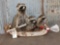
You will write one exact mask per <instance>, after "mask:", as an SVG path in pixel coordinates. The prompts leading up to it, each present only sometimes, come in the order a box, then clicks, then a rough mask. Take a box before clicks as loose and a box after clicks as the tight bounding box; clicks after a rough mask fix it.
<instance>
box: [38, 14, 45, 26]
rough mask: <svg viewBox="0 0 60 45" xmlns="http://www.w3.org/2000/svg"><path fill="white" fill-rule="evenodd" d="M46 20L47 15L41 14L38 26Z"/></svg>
mask: <svg viewBox="0 0 60 45" xmlns="http://www.w3.org/2000/svg"><path fill="white" fill-rule="evenodd" d="M44 20H45V16H44V15H40V16H39V17H38V19H37V26H38V27H39V26H40V25H43V22H44Z"/></svg>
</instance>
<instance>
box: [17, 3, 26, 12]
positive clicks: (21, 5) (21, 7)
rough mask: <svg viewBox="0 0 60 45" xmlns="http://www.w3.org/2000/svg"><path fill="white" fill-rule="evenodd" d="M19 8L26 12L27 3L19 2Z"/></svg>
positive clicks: (20, 10)
mask: <svg viewBox="0 0 60 45" xmlns="http://www.w3.org/2000/svg"><path fill="white" fill-rule="evenodd" d="M17 9H18V11H19V12H25V10H26V5H25V4H24V3H21V4H20V3H19V4H18V5H17Z"/></svg>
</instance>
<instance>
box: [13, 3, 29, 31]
mask: <svg viewBox="0 0 60 45" xmlns="http://www.w3.org/2000/svg"><path fill="white" fill-rule="evenodd" d="M17 11H18V12H17V14H16V16H15V17H14V19H13V22H12V28H14V27H15V28H17V30H21V29H20V28H19V26H20V25H23V24H25V23H27V22H28V16H27V15H26V5H25V4H24V3H18V4H17Z"/></svg>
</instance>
